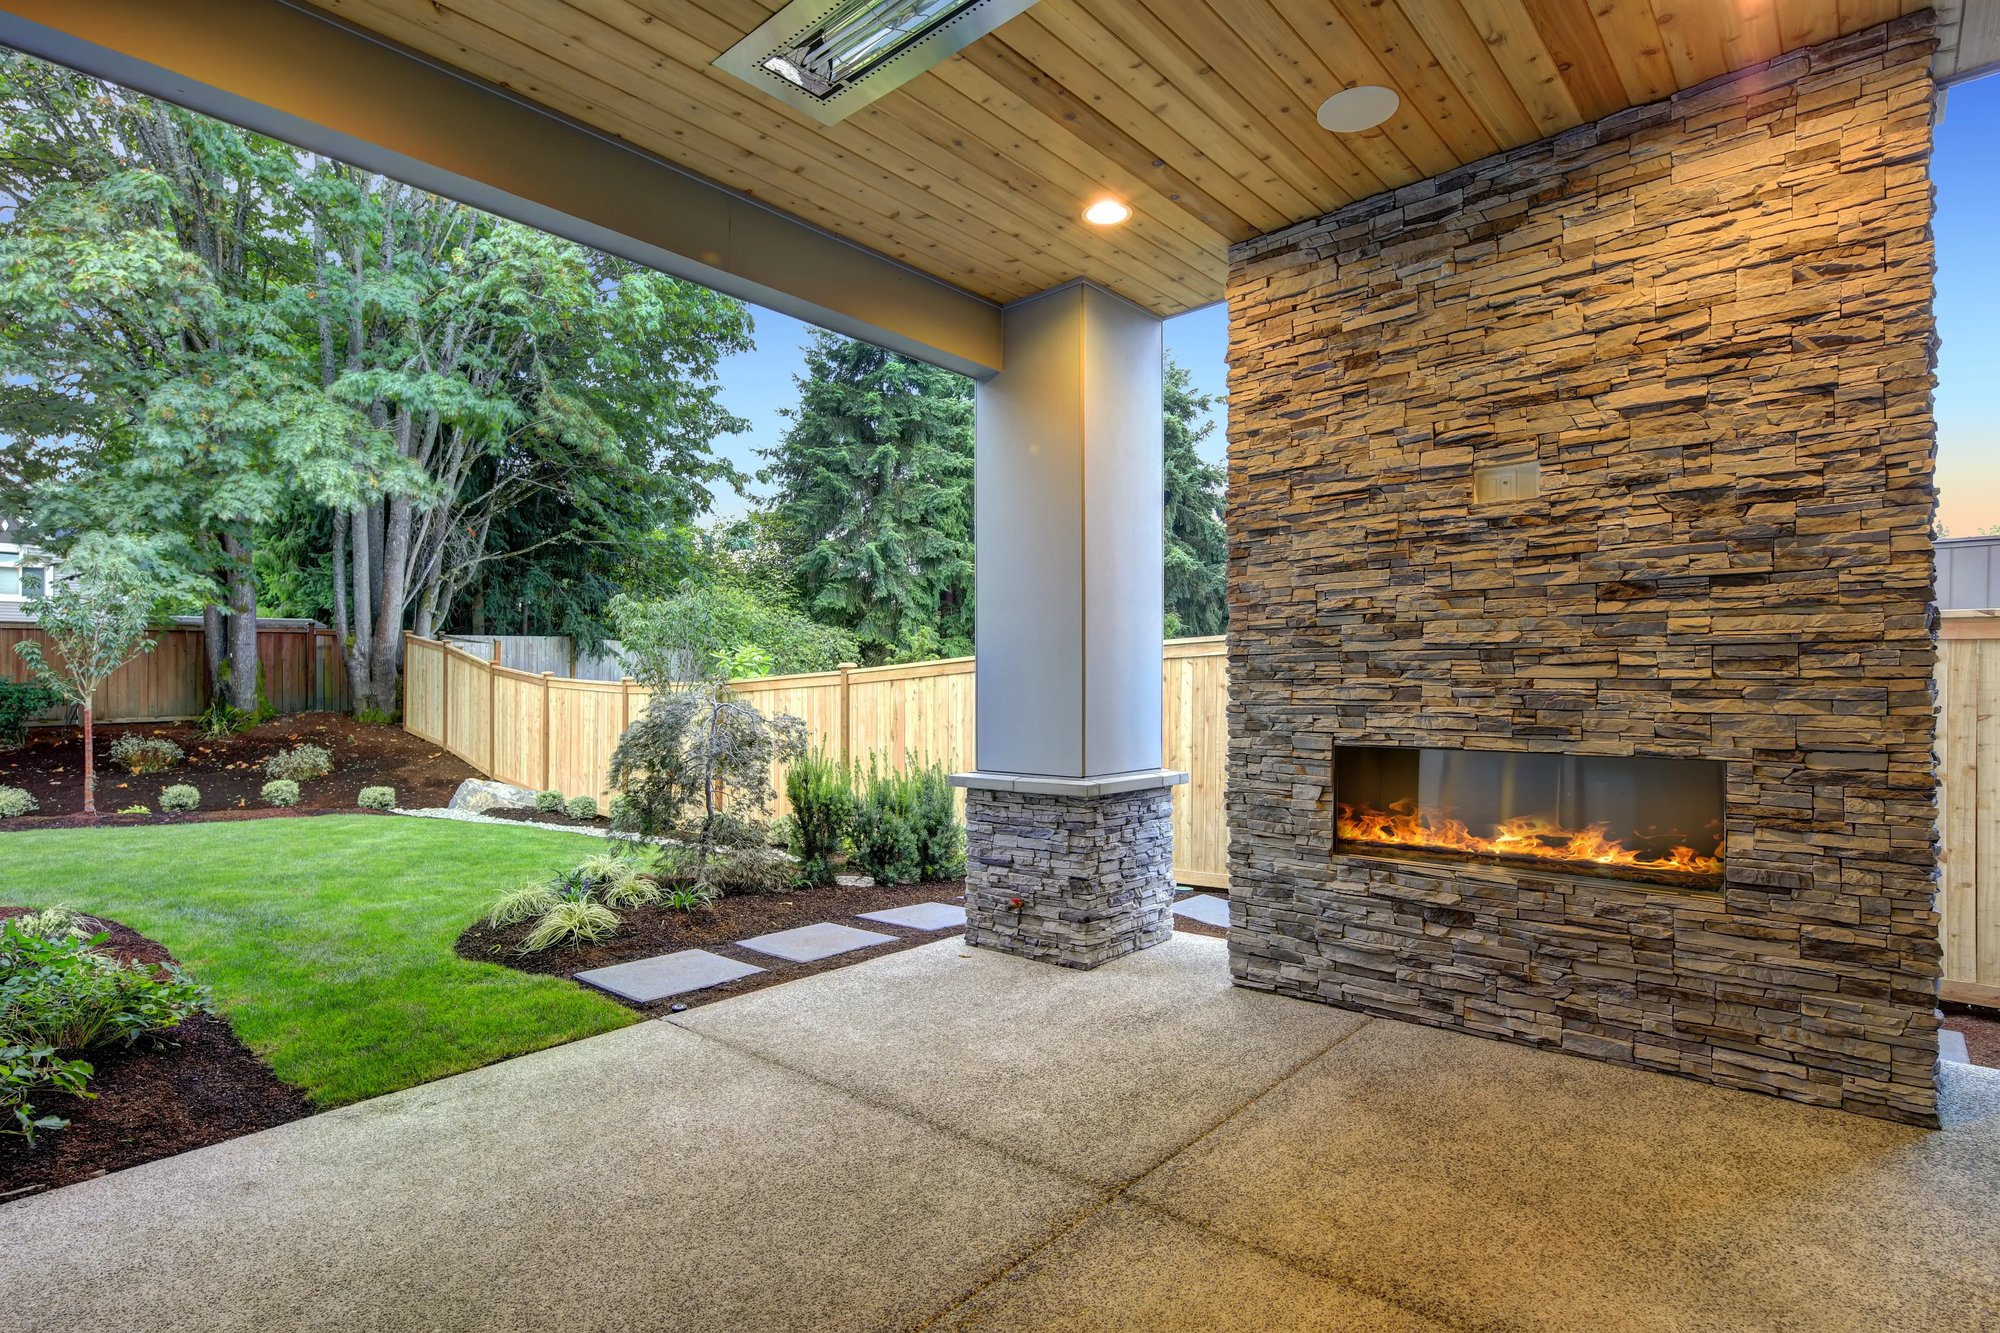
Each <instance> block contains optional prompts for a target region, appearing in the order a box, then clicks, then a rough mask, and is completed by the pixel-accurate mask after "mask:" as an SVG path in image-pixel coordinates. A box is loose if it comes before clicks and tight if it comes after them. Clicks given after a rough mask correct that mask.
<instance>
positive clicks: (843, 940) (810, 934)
mask: <svg viewBox="0 0 2000 1333" xmlns="http://www.w3.org/2000/svg"><path fill="white" fill-rule="evenodd" d="M895 938H896V937H895V936H894V935H883V934H881V933H879V932H877V931H873V930H857V929H855V928H854V927H853V926H842V925H838V924H836V923H834V922H832V921H821V922H819V923H818V924H817V925H811V926H799V927H797V928H795V929H792V930H780V931H778V932H776V933H775V934H771V935H759V936H757V937H755V938H754V939H747V940H742V941H740V943H741V944H742V946H743V947H744V948H746V949H754V950H756V951H757V952H758V953H767V954H770V955H771V956H772V957H773V958H783V959H785V960H787V961H788V962H793V963H817V962H818V961H819V960H820V959H822V958H831V957H833V956H834V955H835V954H837V953H847V952H849V951H850V950H854V949H865V948H867V947H868V946H869V945H871V944H888V943H890V942H892V941H893V940H895Z"/></svg>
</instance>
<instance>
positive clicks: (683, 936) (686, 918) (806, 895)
mask: <svg viewBox="0 0 2000 1333" xmlns="http://www.w3.org/2000/svg"><path fill="white" fill-rule="evenodd" d="M492 813H498V812H497V811H495V812H492ZM540 822H549V820H548V818H547V817H544V819H543V820H542V821H540ZM964 895H965V881H964V880H957V879H954V880H944V881H940V882H938V883H935V884H917V885H908V886H904V887H901V888H894V889H881V888H851V887H848V886H846V885H839V886H836V887H834V888H830V889H802V890H799V891H797V892H793V893H770V894H753V895H748V896H745V897H740V898H723V899H720V900H718V901H717V902H716V903H715V904H714V905H713V906H711V907H709V908H707V909H705V910H702V911H696V912H680V911H676V910H674V909H672V908H667V907H642V908H635V909H628V910H623V911H621V912H620V913H619V915H620V916H622V917H623V918H624V919H625V925H624V928H623V929H621V930H620V931H619V932H618V934H616V935H615V936H613V937H612V938H610V939H608V940H606V941H604V942H603V943H601V944H586V945H571V946H567V947H563V948H557V949H548V950H545V951H543V952H541V953H535V954H520V953H516V952H515V949H516V948H517V947H518V946H519V944H520V942H521V940H522V939H523V938H524V937H525V936H526V935H527V933H528V932H529V931H530V930H532V929H534V924H533V923H532V922H522V923H521V924H519V925H513V926H506V927H503V928H499V929H495V928H494V927H492V926H489V925H487V924H486V923H485V922H484V921H477V922H474V923H473V924H472V925H471V926H470V927H468V928H467V929H466V931H465V933H464V934H462V935H460V936H459V937H458V946H457V948H458V956H459V957H460V958H464V959H467V960H468V961H471V962H479V963H501V964H504V965H506V966H508V967H512V968H518V969H519V970H521V971H523V972H536V973H540V974H542V975H544V976H558V977H566V976H569V975H571V974H572V973H576V972H586V971H589V970H590V969H591V968H595V967H609V966H610V965H611V964H613V963H629V962H633V961H635V960H637V959H640V958H652V957H654V956H656V955H658V954H663V953H673V952H675V951H676V950H679V949H706V950H708V951H709V952H710V953H718V954H721V955H722V956H723V957H725V958H735V959H739V960H741V961H743V962H746V963H753V964H755V965H756V966H758V967H761V968H763V969H764V971H762V972H759V973H756V974H755V975H752V976H747V977H742V978H739V979H738V980H735V981H731V982H726V983H724V984H723V985H720V986H711V987H709V988H708V989H706V990H698V991H689V992H687V993H686V994H683V995H674V996H669V997H668V998H667V999H664V1000H656V1001H654V1002H653V1003H651V1004H635V1005H632V1006H631V1007H632V1008H634V1009H638V1010H640V1011H642V1012H657V1011H661V1010H666V1009H669V1008H671V1007H672V1006H674V1005H676V1004H678V1005H681V1006H683V1007H685V1008H693V1007H695V1006H697V1005H703V1004H709V1003H711V1002H713V1001H715V1000H724V999H728V998H729V997H730V996H732V995H743V994H746V993H748V992H750V991H754V990H762V989H763V988H764V987H766V986H775V985H778V984H779V983H780V982H786V981H796V980H797V979H798V978H800V977H806V976H811V975H812V974H814V973H815V972H830V971H832V970H833V969H834V968H837V967H846V966H847V965H848V964H850V963H861V962H866V961H867V960H868V959H870V958H879V957H881V956H882V955H883V954H891V953H896V952H898V951H900V950H903V949H911V948H915V947H916V946H917V945H919V944H929V943H931V942H932V941H934V940H941V939H948V938H949V937H951V936H953V935H956V934H958V933H959V928H958V927H955V926H954V927H952V928H950V929H948V930H928V931H926V930H910V929H907V928H906V927H903V926H892V925H888V924H886V923H884V922H881V921H862V920H859V919H857V918H859V916H860V914H861V913H863V912H879V911H882V910H883V909H885V908H890V907H908V906H910V905H911V904H913V903H962V902H963V901H964ZM820 921H833V922H838V923H839V924H841V925H843V926H856V927H859V928H860V929H862V930H873V931H877V932H879V933H881V934H884V935H892V936H894V937H895V939H894V942H892V943H887V944H877V945H873V946H871V947H870V948H866V949H856V950H854V951H852V952H851V953H843V954H835V955H834V956H833V957H831V958H825V959H821V960H820V961H819V962H817V963H791V962H786V961H785V960H784V959H782V958H773V957H771V956H770V955H769V954H761V953H757V952H756V951H754V950H751V949H745V948H742V947H740V946H739V945H738V944H737V943H736V941H738V940H747V939H751V938H753V937H755V936H758V935H768V934H771V933H773V932H775V931H780V930H790V929H792V928H793V927H794V926H810V925H812V924H814V923H815V922H820ZM1174 928H1175V929H1176V930H1181V931H1185V932H1187V933H1189V934H1192V935H1207V936H1210V937H1213V938H1217V939H1223V938H1227V937H1228V934H1229V932H1228V931H1226V930H1220V929H1218V928H1216V927H1214V926H1205V925H1202V924H1201V923H1200V922H1198V921H1189V920H1187V919H1186V918H1185V917H1179V916H1176V917H1175V918H1174ZM613 998H617V997H615V996H614V997H613ZM621 1003H628V1002H626V1001H621Z"/></svg>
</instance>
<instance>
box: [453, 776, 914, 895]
mask: <svg viewBox="0 0 2000 1333" xmlns="http://www.w3.org/2000/svg"><path fill="white" fill-rule="evenodd" d="M438 804H439V805H443V804H444V802H442V801H440V802H438ZM480 813H481V814H483V815H491V816H492V817H493V818H495V819H511V820H513V821H514V822H515V823H517V824H551V825H554V826H555V827H556V828H597V827H602V826H604V825H607V824H609V823H610V822H611V821H610V820H608V819H605V818H603V817H602V816H599V817H598V818H596V819H571V818H570V817H569V816H568V815H566V814H564V813H563V812H562V811H560V810H510V809H508V808H507V807H505V806H497V805H496V806H494V807H493V808H492V809H491V810H482V811H480ZM863 910H865V911H871V912H872V911H874V910H875V909H874V908H872V907H871V908H865V909H863Z"/></svg>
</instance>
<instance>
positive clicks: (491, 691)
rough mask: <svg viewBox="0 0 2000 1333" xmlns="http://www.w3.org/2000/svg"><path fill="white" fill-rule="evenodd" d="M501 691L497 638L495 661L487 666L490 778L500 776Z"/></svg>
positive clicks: (494, 649) (488, 761)
mask: <svg viewBox="0 0 2000 1333" xmlns="http://www.w3.org/2000/svg"><path fill="white" fill-rule="evenodd" d="M499 689H500V640H499V638H498V637H497V636H496V637H495V638H494V640H493V660H492V661H491V662H489V663H487V666H486V776H487V777H489V778H498V777H499V776H500V775H499V772H498V770H499V767H500V755H499V753H498V751H497V749H496V747H495V738H496V736H497V734H498V728H499V717H500V705H499V699H498V691H499Z"/></svg>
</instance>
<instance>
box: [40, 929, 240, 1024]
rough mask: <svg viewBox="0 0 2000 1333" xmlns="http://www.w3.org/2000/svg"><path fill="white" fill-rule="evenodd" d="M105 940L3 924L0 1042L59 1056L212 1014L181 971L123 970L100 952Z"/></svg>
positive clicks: (204, 994) (202, 991) (199, 989)
mask: <svg viewBox="0 0 2000 1333" xmlns="http://www.w3.org/2000/svg"><path fill="white" fill-rule="evenodd" d="M104 939H105V937H104V936H103V935H101V934H99V935H93V936H90V937H88V938H82V939H79V938H76V937H74V936H69V935H64V936H61V937H51V936H48V935H38V934H34V933H31V932H29V931H26V930H23V929H21V927H20V925H19V923H18V922H14V921H7V922H0V1041H5V1042H6V1043H7V1044H8V1045H10V1046H11V1045H20V1046H27V1047H30V1048H33V1047H36V1046H47V1047H51V1048H52V1049H54V1050H57V1051H87V1050H90V1049H92V1048H94V1047H99V1046H109V1045H111V1044H112V1043H114V1042H117V1043H121V1044H124V1045H127V1046H129V1045H131V1044H132V1042H133V1041H135V1040H137V1039H138V1038H139V1037H142V1036H144V1035H146V1034H147V1033H151V1032H163V1031H165V1030H166V1029H168V1028H171V1027H175V1026H178V1025H179V1024H180V1023H181V1022H183V1021H184V1020H186V1019H187V1018H189V1017H191V1016H193V1015H195V1014H203V1013H210V1012H212V1010H213V1006H212V1004H211V1001H210V999H209V994H208V990H207V988H206V987H204V986H201V985H198V984H197V983H196V982H195V981H193V980H192V979H191V978H190V977H189V976H188V975H187V973H185V972H183V971H181V969H180V968H179V967H177V966H175V965H174V964H172V963H167V964H163V965H161V966H159V967H157V968H155V967H152V966H148V965H147V964H145V963H127V962H121V961H120V960H118V959H116V958H113V957H111V956H110V955H108V954H103V953H99V952H97V949H96V946H97V945H100V944H102V943H103V942H104Z"/></svg>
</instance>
